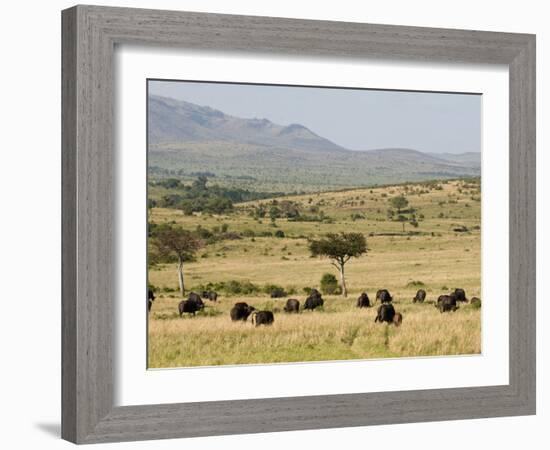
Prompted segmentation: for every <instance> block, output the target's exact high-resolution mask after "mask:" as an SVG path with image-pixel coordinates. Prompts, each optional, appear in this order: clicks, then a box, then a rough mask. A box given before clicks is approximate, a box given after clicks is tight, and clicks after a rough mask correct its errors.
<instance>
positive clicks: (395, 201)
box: [390, 195, 409, 214]
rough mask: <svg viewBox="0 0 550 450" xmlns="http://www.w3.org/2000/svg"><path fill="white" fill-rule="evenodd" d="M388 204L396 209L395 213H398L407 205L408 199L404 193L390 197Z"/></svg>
mask: <svg viewBox="0 0 550 450" xmlns="http://www.w3.org/2000/svg"><path fill="white" fill-rule="evenodd" d="M390 205H391V206H393V207H394V208H395V209H397V214H400V213H401V210H402V209H403V208H406V207H407V206H408V205H409V201H408V200H407V199H406V197H405V196H404V195H398V196H397V197H392V198H391V199H390Z"/></svg>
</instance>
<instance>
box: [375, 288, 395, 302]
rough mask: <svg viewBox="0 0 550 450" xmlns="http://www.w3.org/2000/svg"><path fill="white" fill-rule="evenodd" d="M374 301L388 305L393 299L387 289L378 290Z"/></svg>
mask: <svg viewBox="0 0 550 450" xmlns="http://www.w3.org/2000/svg"><path fill="white" fill-rule="evenodd" d="M376 300H377V301H380V303H390V302H391V301H392V300H393V298H392V296H391V295H390V292H389V291H388V290H387V289H380V290H379V291H377V292H376Z"/></svg>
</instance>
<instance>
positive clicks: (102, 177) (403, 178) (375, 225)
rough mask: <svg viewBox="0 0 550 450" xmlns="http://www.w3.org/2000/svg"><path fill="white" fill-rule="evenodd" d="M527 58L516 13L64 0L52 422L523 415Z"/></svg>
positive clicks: (380, 420)
mask: <svg viewBox="0 0 550 450" xmlns="http://www.w3.org/2000/svg"><path fill="white" fill-rule="evenodd" d="M534 74H535V38H534V36H532V35H523V34H510V33H489V32H481V31H464V30H447V29H431V28H415V27H402V26H389V25H370V24H359V23H342V22H326V21H307V20H296V19H279V18H268V17H247V16H229V15H217V14H202V13H187V12H174V11H154V10H140V9H126V8H107V7H96V6H77V7H74V8H71V9H68V10H65V11H63V342H62V344H63V345H62V349H63V398H62V403H63V417H62V435H63V437H64V438H65V439H68V440H70V441H73V442H77V443H92V442H111V441H123V440H140V439H160V438H173V437H191V436H208V435H220V434H235V433H251V432H254V433H256V432H269V431H284V430H299V429H315V428H328V427H331V428H334V427H346V426H361V425H371V424H388V423H402V422H412V421H430V420H451V419H463V418H479V417H490V416H506V415H521V414H534V412H535V270H534V267H535V252H534V248H535V190H534V189H535V100H534V99H535V80H534V77H535V75H534ZM404 374H406V376H405V375H404Z"/></svg>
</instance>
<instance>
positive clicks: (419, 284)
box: [407, 280, 426, 288]
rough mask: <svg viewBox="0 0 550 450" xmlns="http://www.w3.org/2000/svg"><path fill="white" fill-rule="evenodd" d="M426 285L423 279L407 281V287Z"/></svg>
mask: <svg viewBox="0 0 550 450" xmlns="http://www.w3.org/2000/svg"><path fill="white" fill-rule="evenodd" d="M424 286H426V285H425V284H424V283H423V282H422V281H420V280H412V281H409V282H408V283H407V287H408V288H410V287H424Z"/></svg>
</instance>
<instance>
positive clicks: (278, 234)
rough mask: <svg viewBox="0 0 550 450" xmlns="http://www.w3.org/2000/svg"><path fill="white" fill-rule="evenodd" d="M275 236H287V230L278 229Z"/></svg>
mask: <svg viewBox="0 0 550 450" xmlns="http://www.w3.org/2000/svg"><path fill="white" fill-rule="evenodd" d="M275 237H276V238H284V237H285V232H284V231H283V230H277V231H275Z"/></svg>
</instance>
